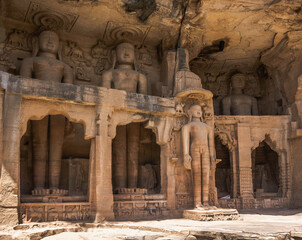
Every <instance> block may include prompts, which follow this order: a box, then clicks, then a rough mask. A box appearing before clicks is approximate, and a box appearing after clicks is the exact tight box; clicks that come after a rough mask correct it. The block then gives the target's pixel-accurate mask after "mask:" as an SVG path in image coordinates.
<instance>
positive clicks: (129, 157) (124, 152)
mask: <svg viewBox="0 0 302 240" xmlns="http://www.w3.org/2000/svg"><path fill="white" fill-rule="evenodd" d="M112 184H113V191H114V193H121V192H124V191H126V192H127V193H129V192H140V191H144V193H148V194H156V193H160V185H161V183H160V146H159V145H157V144H156V136H155V134H154V133H153V132H152V130H150V129H146V128H144V124H143V123H130V124H128V125H123V126H118V127H117V130H116V137H115V138H114V139H113V142H112ZM126 189H128V190H126Z"/></svg>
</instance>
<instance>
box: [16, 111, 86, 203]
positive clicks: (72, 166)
mask: <svg viewBox="0 0 302 240" xmlns="http://www.w3.org/2000/svg"><path fill="white" fill-rule="evenodd" d="M89 155H90V140H85V139H84V127H83V125H82V124H79V123H74V122H70V121H69V120H68V119H67V118H66V117H64V116H63V115H49V116H46V117H44V118H43V119H41V120H30V121H28V124H27V130H26V133H25V134H24V135H23V137H22V138H21V144H20V178H21V181H20V188H21V201H22V202H40V201H43V202H45V201H46V202H47V199H46V198H48V197H51V198H53V197H54V196H56V197H58V199H52V201H55V202H56V201H57V200H58V201H60V202H61V201H63V202H74V201H75V202H76V201H87V200H88V197H87V196H88V177H89Z"/></svg>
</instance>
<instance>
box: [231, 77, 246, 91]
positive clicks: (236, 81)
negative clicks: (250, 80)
mask: <svg viewBox="0 0 302 240" xmlns="http://www.w3.org/2000/svg"><path fill="white" fill-rule="evenodd" d="M231 87H232V88H237V89H242V90H243V89H244V87H245V75H244V74H242V73H236V74H234V75H233V76H232V78H231Z"/></svg>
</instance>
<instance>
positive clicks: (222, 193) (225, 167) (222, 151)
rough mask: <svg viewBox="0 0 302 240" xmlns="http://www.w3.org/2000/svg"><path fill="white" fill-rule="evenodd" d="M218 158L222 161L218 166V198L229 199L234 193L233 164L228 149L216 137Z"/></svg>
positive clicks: (216, 176)
mask: <svg viewBox="0 0 302 240" xmlns="http://www.w3.org/2000/svg"><path fill="white" fill-rule="evenodd" d="M215 149H216V158H217V159H220V160H221V161H220V162H219V163H218V164H217V165H216V172H215V183H216V187H217V194H218V198H223V199H229V198H231V197H232V196H231V192H232V190H231V189H232V176H231V162H230V154H229V150H228V148H227V147H226V146H225V145H223V144H222V143H221V141H220V139H219V137H215Z"/></svg>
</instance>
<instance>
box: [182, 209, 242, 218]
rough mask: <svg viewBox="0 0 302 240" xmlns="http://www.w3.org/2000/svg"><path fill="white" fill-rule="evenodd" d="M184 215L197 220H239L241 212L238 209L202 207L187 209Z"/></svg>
mask: <svg viewBox="0 0 302 240" xmlns="http://www.w3.org/2000/svg"><path fill="white" fill-rule="evenodd" d="M183 217H184V218H187V219H191V220H197V221H221V220H237V219H238V218H239V213H238V211H237V210H236V209H223V208H216V207H201V208H195V209H192V210H185V211H184V212H183Z"/></svg>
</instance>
